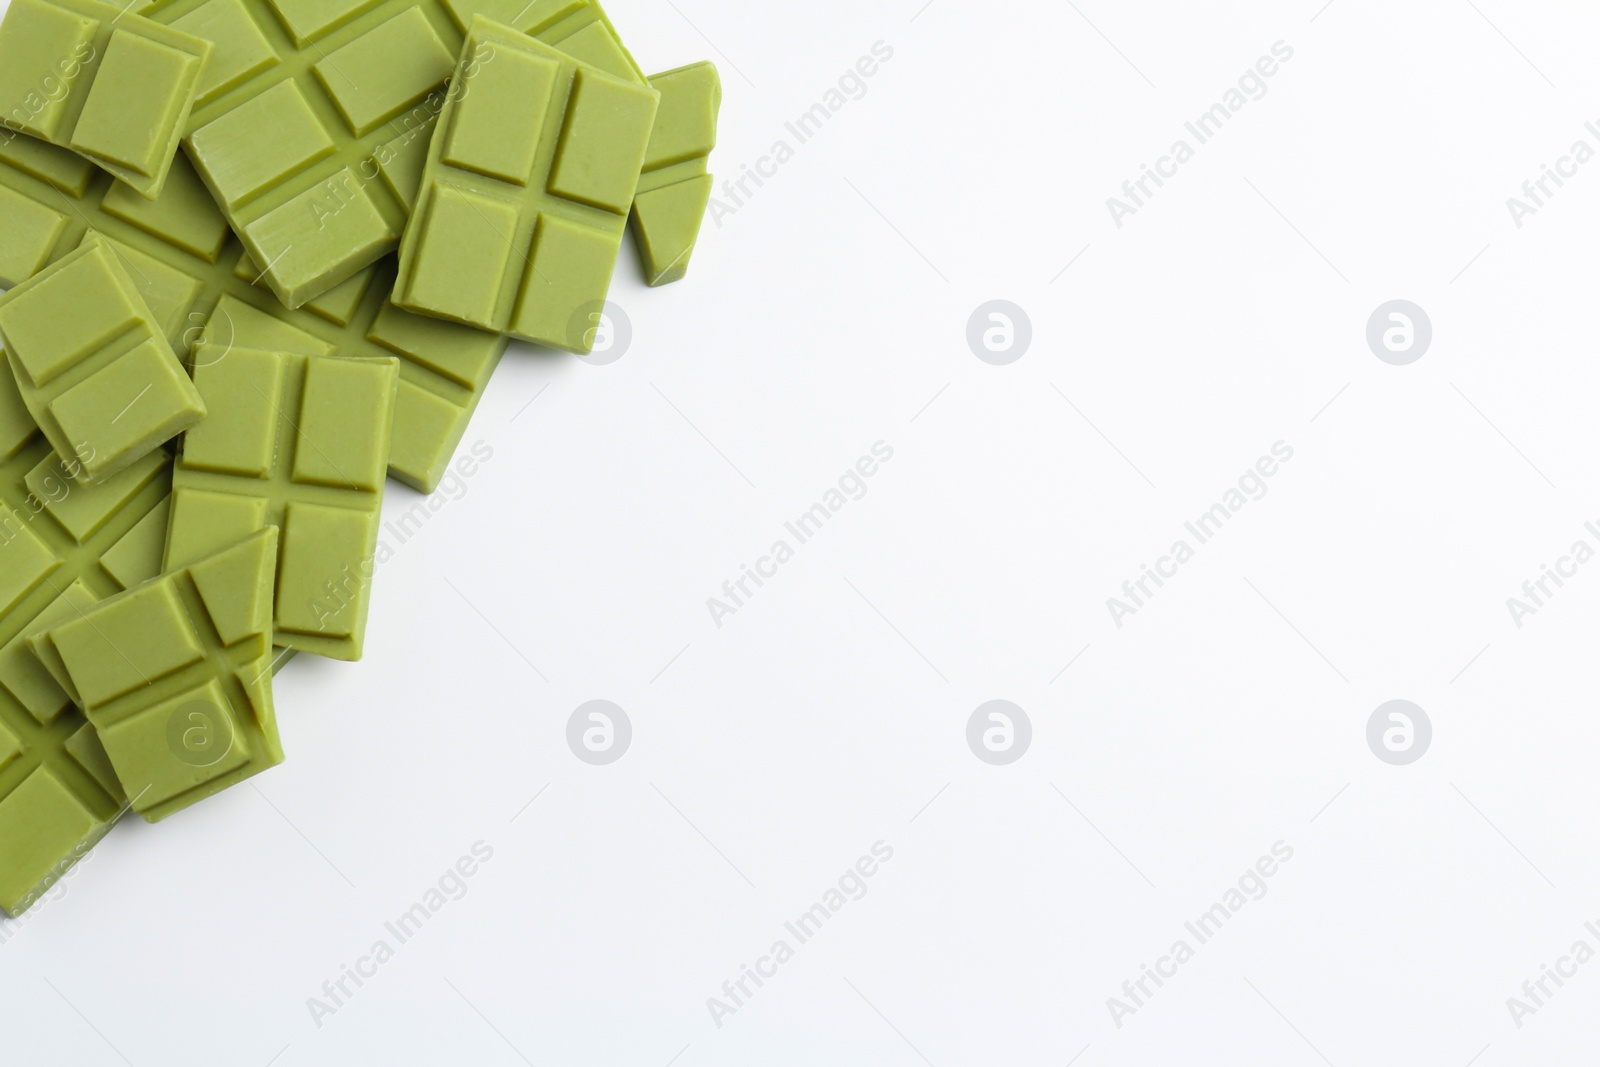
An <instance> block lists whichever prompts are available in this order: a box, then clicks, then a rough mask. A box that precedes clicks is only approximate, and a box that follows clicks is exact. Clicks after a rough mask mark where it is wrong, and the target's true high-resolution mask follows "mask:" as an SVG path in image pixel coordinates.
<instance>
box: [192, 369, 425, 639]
mask: <svg viewBox="0 0 1600 1067" xmlns="http://www.w3.org/2000/svg"><path fill="white" fill-rule="evenodd" d="M194 361H195V371H194V378H195V385H196V386H198V387H199V389H200V394H201V395H202V396H203V397H205V398H206V402H207V404H209V405H210V407H211V415H210V416H209V417H208V418H207V419H206V420H205V421H204V422H202V423H201V424H200V425H199V426H196V427H195V428H194V429H192V430H190V431H189V432H188V433H187V434H185V435H184V438H183V445H182V448H181V450H180V452H179V454H178V465H177V470H176V471H175V472H174V474H173V479H172V516H171V519H170V521H169V524H168V528H167V551H166V556H165V560H164V562H165V564H166V566H167V567H168V568H169V569H170V568H173V567H181V566H183V565H184V564H186V563H189V562H190V561H192V560H195V559H199V558H201V557H203V556H205V555H207V554H209V553H211V552H215V551H216V550H217V549H218V548H220V547H222V546H224V545H227V544H230V543H231V542H233V541H236V540H238V539H239V538H240V537H243V536H244V535H246V534H248V533H250V532H251V531H253V530H259V529H261V528H262V527H263V526H266V525H272V526H276V527H278V528H279V529H280V530H281V531H282V532H283V536H282V537H281V538H280V539H279V544H278V550H279V556H280V559H279V563H278V586H277V600H276V604H275V605H274V609H273V635H272V636H273V642H274V643H275V644H278V645H283V646H285V647H287V648H293V649H298V650H299V651H302V652H315V653H317V654H319V655H323V656H330V657H332V658H334V659H344V660H355V659H360V658H361V641H362V635H363V633H364V632H365V630H366V625H367V602H368V594H369V593H370V591H371V588H372V577H373V572H374V570H375V568H376V564H377V559H376V553H377V541H378V512H379V509H380V507H381V505H382V503H383V485H384V478H383V474H384V468H385V467H386V466H387V465H388V462H389V421H390V418H391V417H392V412H393V410H394V398H395V384H396V381H397V379H398V377H399V369H398V366H397V364H396V362H395V360H393V359H388V360H379V359H342V358H338V357H332V356H306V355H301V354H299V353H284V352H268V351H263V350H261V349H254V348H239V347H235V348H232V349H228V348H222V347H218V346H214V345H211V344H199V345H196V346H195V351H194Z"/></svg>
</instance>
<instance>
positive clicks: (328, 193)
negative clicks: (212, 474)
mask: <svg viewBox="0 0 1600 1067" xmlns="http://www.w3.org/2000/svg"><path fill="white" fill-rule="evenodd" d="M142 10H143V11H144V13H146V14H148V15H149V16H150V18H152V19H153V20H154V21H157V22H160V23H164V24H167V25H171V26H173V27H176V28H179V29H183V30H185V31H187V32H190V33H194V34H197V35H199V36H202V37H205V38H206V39H207V40H209V41H211V42H212V44H213V46H214V52H213V58H212V63H211V64H210V65H209V67H208V69H209V70H210V71H212V72H214V75H215V77H214V79H213V77H212V76H211V75H208V76H207V81H206V84H205V85H204V86H203V87H202V90H201V93H200V99H199V101H198V102H197V104H196V106H195V109H194V114H193V117H192V118H191V120H190V124H189V130H188V136H187V137H186V139H185V145H186V147H187V149H188V151H189V154H190V156H191V158H192V159H193V160H194V161H195V163H196V164H197V166H198V168H199V170H200V173H201V175H202V176H203V177H204V179H205V181H206V183H207V185H208V186H209V187H210V189H211V191H212V193H213V194H215V196H216V199H217V202H218V203H219V204H220V205H221V206H222V210H223V213H224V214H225V215H226V216H227V219H228V221H229V223H230V224H231V225H232V227H233V230H234V232H236V233H237V234H238V235H239V237H240V238H241V239H242V240H243V242H244V246H245V248H246V249H248V250H249V252H250V255H251V256H252V257H253V258H254V259H255V261H256V262H257V263H259V264H261V265H262V272H263V280H264V281H265V283H266V284H267V286H268V287H270V288H271V290H272V291H273V292H274V293H276V294H277V295H278V297H279V299H280V300H282V301H283V303H285V304H286V305H288V306H289V307H299V306H301V305H302V304H304V303H306V302H307V301H309V300H312V299H314V298H315V297H317V296H318V295H320V294H322V293H324V292H326V291H327V290H329V289H331V288H332V287H334V286H336V285H338V284H339V283H341V282H343V281H345V280H346V279H348V278H350V277H351V276H352V275H354V274H355V273H356V272H357V271H359V270H360V269H361V268H363V267H366V266H368V265H370V264H372V263H374V262H376V261H377V260H378V259H380V258H382V257H383V256H384V255H385V254H387V253H389V252H392V251H394V250H395V248H396V247H397V246H398V245H399V240H400V233H401V230H402V229H403V228H404V226H405V223H406V218H407V215H408V213H409V211H408V208H407V206H406V204H407V200H408V199H409V197H410V196H411V194H412V192H413V190H414V186H415V182H416V175H417V174H418V173H419V172H420V169H421V168H420V162H421V157H422V155H423V154H424V153H425V152H426V150H427V144H428V139H429V137H430V136H431V133H432V128H433V124H434V121H435V119H436V118H437V116H438V113H439V110H440V108H441V107H442V106H443V103H444V100H445V96H446V93H445V89H444V83H445V80H446V79H447V78H448V77H449V76H450V73H451V71H452V70H453V69H454V67H455V64H456V56H457V53H458V52H459V51H460V48H461V42H462V36H463V32H464V28H465V25H466V22H467V19H468V18H470V12H468V13H467V14H466V15H465V16H463V15H462V14H459V13H458V12H457V11H456V10H455V9H454V8H453V7H452V6H451V5H449V4H447V3H444V2H442V0H340V2H330V3H311V2H307V0H157V2H155V3H152V4H149V5H147V6H146V7H145V8H143V9H142ZM508 14H509V16H510V17H512V18H513V23H514V26H515V28H516V29H517V30H519V31H521V32H526V33H533V34H536V35H538V36H539V37H540V38H541V39H543V40H546V41H547V42H550V43H559V42H562V41H568V40H570V41H571V42H572V45H573V47H574V48H580V49H588V50H591V51H593V52H596V53H601V52H604V51H605V50H606V49H607V47H608V46H609V49H610V58H611V59H612V61H613V62H617V61H620V58H625V57H626V56H627V52H626V50H625V49H623V48H622V45H621V43H620V41H617V40H616V36H615V32H614V31H613V30H612V29H611V26H610V22H609V21H608V20H607V19H606V18H605V15H604V13H603V12H602V11H601V10H600V7H599V5H598V4H597V3H595V2H594V0H532V2H530V3H525V4H517V5H515V6H513V7H512V8H511V11H510V12H509V13H508ZM619 57H620V58H619ZM627 63H628V64H630V65H631V63H632V60H631V59H628V60H627ZM634 69H635V70H636V68H634ZM640 77H641V80H642V76H640ZM262 131H271V133H272V136H270V137H263V136H261V135H260V134H261V132H262Z"/></svg>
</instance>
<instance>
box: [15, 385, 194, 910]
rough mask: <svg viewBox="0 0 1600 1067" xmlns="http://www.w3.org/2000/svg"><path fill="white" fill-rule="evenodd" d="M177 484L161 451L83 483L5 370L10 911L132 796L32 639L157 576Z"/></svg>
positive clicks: (44, 886) (82, 849) (54, 875)
mask: <svg viewBox="0 0 1600 1067" xmlns="http://www.w3.org/2000/svg"><path fill="white" fill-rule="evenodd" d="M171 482H172V461H171V459H170V457H168V456H167V454H166V453H165V452H163V451H157V452H154V453H151V454H150V455H148V456H146V457H145V458H143V459H141V460H139V461H137V462H135V463H134V464H133V465H132V466H130V467H128V468H126V469H125V470H123V471H122V472H121V473H119V474H116V475H114V476H112V478H111V479H110V480H108V481H107V482H105V483H104V484H102V485H97V486H94V487H91V488H85V487H83V486H81V485H78V484H77V483H76V482H75V481H74V480H73V479H72V478H71V477H70V475H69V473H68V471H67V469H66V467H65V463H64V461H63V460H61V459H60V458H58V457H57V456H56V455H55V453H54V452H52V451H51V449H50V445H49V442H48V441H46V440H45V439H44V435H43V434H42V433H40V432H39V429H38V427H37V426H36V425H35V424H34V422H33V420H32V418H31V417H30V416H29V415H28V412H27V408H26V407H25V406H24V405H23V403H22V398H21V396H20V395H19V394H18V392H17V388H16V383H15V381H14V380H13V379H12V377H11V374H10V372H9V371H8V370H6V369H5V368H4V367H3V366H0V907H3V908H4V909H5V910H6V911H7V912H9V913H10V914H11V915H13V916H15V915H20V914H21V913H22V912H23V911H24V910H25V909H26V908H28V907H29V906H30V905H31V904H33V903H34V902H35V901H36V900H38V899H39V897H40V896H41V895H42V894H43V893H44V892H45V891H46V890H48V889H49V888H50V886H51V885H52V884H54V882H55V881H56V879H58V878H60V876H61V875H62V874H64V873H65V872H66V871H67V870H68V869H70V868H71V866H72V864H73V863H75V862H77V860H79V859H80V858H82V856H83V855H84V854H85V853H86V852H87V851H88V850H89V849H90V848H92V847H93V846H94V843H95V842H96V841H98V840H99V839H100V837H101V836H102V835H104V834H105V832H106V831H107V830H108V829H109V828H110V826H111V824H112V823H113V822H114V821H115V819H116V818H117V816H118V815H119V814H120V812H121V811H122V810H124V803H125V795H124V793H123V789H122V786H121V784H120V783H119V782H118V780H117V777H116V774H115V773H114V772H113V771H112V769H111V765H110V761H109V757H107V755H106V753H105V750H104V748H103V746H102V745H101V743H100V740H99V738H98V736H97V735H96V734H95V731H94V728H93V727H92V726H90V725H89V724H88V722H87V720H86V719H85V718H84V716H83V714H82V712H80V711H79V710H78V709H77V708H76V707H74V706H73V704H72V702H71V700H70V698H69V696H68V694H67V693H66V692H65V691H64V690H63V689H62V688H61V687H60V685H59V684H58V683H57V682H56V680H55V679H54V678H53V677H52V676H51V675H50V674H49V673H48V672H47V671H46V670H44V668H43V667H42V666H41V664H40V663H39V661H38V660H37V658H35V657H34V655H33V654H32V652H31V651H30V650H29V649H28V647H27V646H26V640H27V638H28V636H29V635H30V634H34V633H37V632H39V631H40V630H41V629H43V628H47V627H49V626H51V625H54V624H56V623H58V622H61V621H65V620H66V619H67V618H70V617H73V616H75V615H76V614H77V612H79V611H80V610H83V609H86V608H87V607H88V606H90V605H92V604H93V603H94V602H96V601H98V600H100V599H102V598H104V597H108V596H111V595H113V594H115V593H119V592H121V591H122V590H124V589H126V588H128V587H129V586H132V585H136V584H138V583H139V582H141V581H144V580H145V579H147V578H150V577H153V576H154V575H155V574H156V573H158V572H159V571H160V568H161V553H162V548H163V545H164V544H165V541H166V530H167V508H168V498H169V492H170V488H171Z"/></svg>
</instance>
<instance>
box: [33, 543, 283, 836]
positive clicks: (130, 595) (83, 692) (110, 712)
mask: <svg viewBox="0 0 1600 1067" xmlns="http://www.w3.org/2000/svg"><path fill="white" fill-rule="evenodd" d="M277 549H278V531H277V529H276V528H275V527H271V526H269V527H267V528H265V529H262V530H257V531H256V532H255V533H253V534H251V535H250V536H248V537H246V538H245V539H244V540H242V541H239V542H238V543H237V544H234V545H231V546H229V547H228V548H225V549H223V550H222V551H220V552H217V553H215V554H213V555H210V556H207V557H205V558H204V559H200V560H196V561H194V562H192V563H189V564H187V565H185V566H183V567H179V568H177V569H175V570H171V571H168V572H167V573H165V574H163V575H161V576H160V577H158V578H154V579H152V580H150V581H148V582H145V583H143V584H142V585H138V586H135V587H134V588H132V589H130V590H128V591H127V592H125V593H119V594H117V595H116V596H114V597H111V598H110V599H108V600H104V601H101V602H100V603H99V604H96V605H94V606H93V607H91V608H89V609H88V610H87V611H85V612H82V613H81V614H79V615H77V616H76V617H75V618H73V619H71V620H69V621H67V622H63V623H61V624H59V625H57V626H54V627H52V628H50V629H49V630H46V631H45V632H44V633H42V634H37V635H35V636H33V637H31V638H29V643H30V644H31V645H32V647H33V649H34V651H35V652H36V653H37V654H38V655H39V657H40V658H41V659H45V658H47V657H49V658H52V659H53V660H54V661H55V662H56V663H58V664H59V665H60V666H61V668H62V669H63V670H64V671H65V674H66V677H67V678H68V679H69V680H70V682H71V691H72V693H73V696H74V699H75V700H76V702H77V703H79V704H80V705H81V706H82V707H83V709H84V713H85V715H87V716H88V719H89V722H90V723H91V724H92V725H93V726H94V728H95V730H96V732H97V733H98V734H99V737H100V743H101V744H102V745H103V746H104V748H105V752H106V754H107V755H108V756H109V757H110V760H111V766H112V767H113V768H114V769H115V770H116V774H117V778H118V780H119V781H121V783H122V786H123V788H124V789H125V790H126V792H127V794H128V797H129V803H130V805H131V806H132V807H133V810H134V811H137V812H138V813H139V814H140V815H143V816H144V817H145V819H146V820H148V821H150V822H157V821H159V820H161V819H164V818H166V817H167V816H168V815H171V814H172V813H173V812H175V811H181V810H182V809H184V808H186V807H188V806H189V805H191V804H193V803H195V802H196V801H199V800H203V799H205V798H206V797H208V796H211V795H212V794H214V793H218V792H221V791H222V790H224V789H226V788H227V787H228V786H230V785H234V784H236V783H238V782H241V781H243V780H244V779H246V778H249V777H251V776H252V775H255V774H259V773H260V772H262V771H264V770H266V769H267V768H268V767H273V766H276V765H277V764H279V763H282V762H283V749H282V747H281V746H280V745H279V743H278V723H277V719H276V718H275V717H274V714H273V710H272V677H271V663H272V640H271V631H272V589H273V568H274V566H275V565H276V562H277V557H278V551H277Z"/></svg>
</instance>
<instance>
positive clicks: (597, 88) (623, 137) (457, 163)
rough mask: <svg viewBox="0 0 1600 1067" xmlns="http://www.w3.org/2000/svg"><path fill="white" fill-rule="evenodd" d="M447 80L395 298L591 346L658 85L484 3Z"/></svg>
mask: <svg viewBox="0 0 1600 1067" xmlns="http://www.w3.org/2000/svg"><path fill="white" fill-rule="evenodd" d="M485 56H492V57H493V58H492V61H488V60H486V59H484V58H483V57H485ZM452 84H453V85H455V86H459V91H458V92H456V93H453V94H452V96H451V98H450V99H449V100H448V101H446V103H445V105H444V111H443V113H442V114H441V115H440V118H439V130H438V132H437V134H436V135H435V136H434V138H433V140H432V141H431V142H430V144H429V148H428V162H427V165H426V166H425V167H424V169H423V176H422V191H421V193H420V196H419V199H418V204H417V209H416V218H415V221H414V222H413V224H412V225H411V226H410V227H408V228H407V229H406V234H405V238H404V240H403V241H402V242H401V245H400V275H399V280H398V281H397V282H396V283H395V295H394V299H395V302H396V303H397V304H399V305H400V306H402V307H408V308H412V309H414V310H417V311H423V312H426V313H428V314H431V315H438V316H441V317H444V318H447V319H451V320H454V321H456V322H464V323H469V324H471V325H474V326H480V327H483V328H485V329H492V330H498V331H500V332H502V333H509V334H511V335H512V336H513V337H520V338H522V339H523V340H527V341H536V342H539V343H542V344H548V345H552V346H554V347H557V348H566V349H570V350H572V351H576V352H587V351H588V350H589V349H590V348H591V347H592V346H593V343H594V333H593V330H592V325H593V319H592V318H591V315H592V314H593V313H595V312H597V311H598V310H599V308H600V306H601V305H602V304H603V303H604V301H605V297H606V290H607V289H608V288H609V286H610V284H611V272H612V269H613V268H614V267H615V265H616V260H617V251H618V249H619V247H620V246H621V243H622V231H623V229H624V227H625V225H626V223H627V216H628V208H629V206H630V205H631V204H632V203H633V193H634V189H635V187H636V186H637V185H638V181H639V168H640V166H641V165H642V163H643V161H644V153H645V146H646V144H647V143H648V142H649V140H650V128H651V125H652V124H653V123H654V121H655V115H656V105H657V102H658V100H659V94H658V93H657V92H656V91H655V90H654V89H651V88H648V87H647V86H643V85H639V84H636V83H634V82H629V81H623V80H622V79H619V78H614V77H612V76H611V75H609V74H605V73H603V72H601V71H600V70H598V69H596V68H594V67H590V66H588V65H586V64H582V63H578V62H576V61H574V60H572V59H571V58H569V57H568V56H567V55H565V54H564V53H562V52H560V51H557V50H556V49H555V48H552V47H550V46H549V45H546V44H543V43H542V42H540V41H538V40H536V39H534V38H531V37H525V36H523V35H521V34H519V33H517V32H515V31H514V30H511V29H508V28H506V27H504V26H500V25H498V24H496V23H493V22H490V21H489V20H488V19H485V18H482V17H479V18H477V19H475V20H474V21H473V23H472V29H471V31H470V33H469V34H468V36H467V43H466V45H465V47H464V48H463V50H462V54H461V65H460V67H459V69H458V71H457V74H456V78H455V81H454V82H453V83H452Z"/></svg>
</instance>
